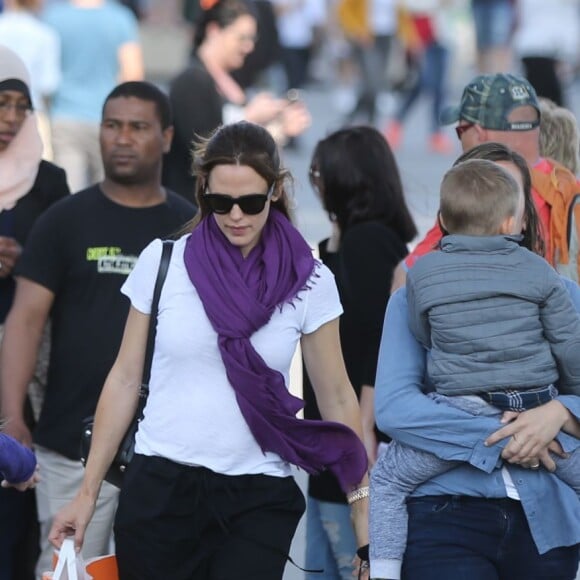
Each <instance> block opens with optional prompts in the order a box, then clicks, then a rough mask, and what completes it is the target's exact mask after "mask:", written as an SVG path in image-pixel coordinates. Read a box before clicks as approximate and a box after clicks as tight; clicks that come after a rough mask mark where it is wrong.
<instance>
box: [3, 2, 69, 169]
mask: <svg viewBox="0 0 580 580" xmlns="http://www.w3.org/2000/svg"><path fill="white" fill-rule="evenodd" d="M41 7H42V0H6V6H5V8H4V11H3V12H2V15H0V42H2V44H3V45H4V46H7V47H8V48H11V49H12V50H13V51H14V52H15V53H16V54H17V55H18V56H19V57H20V58H21V59H22V60H23V61H24V64H25V66H26V68H27V69H28V71H29V73H30V77H31V80H30V93H31V96H32V104H33V106H34V110H35V112H36V116H37V120H38V128H39V130H40V135H41V137H42V142H43V145H44V158H45V159H51V158H52V143H51V136H50V126H49V122H48V117H47V109H48V106H49V104H50V99H51V97H52V95H53V94H54V92H55V91H56V89H57V87H58V85H59V83H60V40H59V38H58V35H57V34H56V32H55V31H54V30H53V29H52V28H51V27H50V26H47V25H46V24H44V23H43V22H41V21H40V19H39V18H38V11H39V10H40V8H41Z"/></svg>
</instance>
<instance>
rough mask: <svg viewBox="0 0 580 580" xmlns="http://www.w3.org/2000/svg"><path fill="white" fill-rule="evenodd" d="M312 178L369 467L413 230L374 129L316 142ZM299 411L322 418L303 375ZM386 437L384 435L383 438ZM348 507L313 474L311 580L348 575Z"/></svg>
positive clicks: (388, 155) (323, 477)
mask: <svg viewBox="0 0 580 580" xmlns="http://www.w3.org/2000/svg"><path fill="white" fill-rule="evenodd" d="M310 181H311V184H312V187H313V188H314V190H315V192H316V193H317V195H318V196H319V197H320V200H321V202H322V205H323V207H324V209H325V210H326V212H327V213H328V217H329V219H330V221H331V223H332V234H331V236H330V238H328V239H326V240H323V241H322V242H321V243H320V245H319V252H320V258H321V259H322V261H323V262H324V263H325V264H326V265H327V266H328V267H329V268H330V270H331V271H332V272H333V274H334V276H335V278H336V283H337V286H338V290H339V294H340V300H341V303H342V305H343V308H344V313H343V315H342V316H341V318H340V342H341V345H342V353H343V356H344V360H345V364H346V369H347V372H348V376H349V379H350V381H351V383H352V385H353V387H354V389H355V391H356V393H357V396H358V398H359V401H360V406H361V414H362V420H363V442H364V444H365V448H366V450H367V455H368V458H369V465H371V466H372V464H373V463H374V461H375V460H376V456H377V446H378V440H377V436H378V437H381V436H380V434H378V432H377V431H376V430H375V423H374V405H373V397H374V389H373V385H374V377H375V372H376V365H377V358H378V348H379V342H380V338H381V333H382V328H383V319H384V315H385V308H386V306H387V301H388V299H389V288H390V286H391V282H392V277H393V271H394V269H395V267H396V265H397V264H398V262H399V261H400V260H402V259H403V258H404V257H405V256H406V255H407V244H408V243H409V242H410V241H411V240H412V239H413V238H414V237H415V236H416V235H417V229H416V227H415V224H414V222H413V218H412V217H411V214H410V212H409V209H408V207H407V204H406V201H405V197H404V194H403V188H402V185H401V180H400V177H399V170H398V168H397V163H396V161H395V158H394V156H393V153H392V151H391V149H390V148H389V145H388V144H387V142H386V141H385V138H384V137H383V136H382V135H381V133H380V132H379V131H377V130H376V129H374V128H372V127H351V128H346V129H340V130H338V131H336V132H335V133H332V134H331V135H329V136H328V137H326V138H325V139H322V140H321V141H319V142H318V144H317V145H316V147H315V149H314V153H313V155H312V160H311V162H310ZM304 400H305V408H304V416H305V417H306V418H308V419H320V412H319V410H318V406H317V404H316V399H315V397H314V392H313V389H312V386H311V384H310V380H309V378H308V375H307V374H305V375H304ZM382 438H383V439H384V436H382ZM349 513H350V511H349V507H348V505H347V503H346V498H345V495H344V493H343V492H342V491H341V489H340V487H339V485H338V482H337V480H336V478H334V477H333V476H332V474H330V473H329V472H324V473H322V474H320V475H316V476H311V477H310V478H309V483H308V497H307V512H306V514H307V515H306V518H307V519H306V563H305V566H306V568H307V569H309V570H314V569H324V572H323V573H322V574H318V573H312V574H307V579H308V580H349V579H350V578H352V576H351V574H352V564H351V562H352V558H353V556H354V554H355V551H356V543H355V538H354V534H353V530H352V525H351V522H350V515H349Z"/></svg>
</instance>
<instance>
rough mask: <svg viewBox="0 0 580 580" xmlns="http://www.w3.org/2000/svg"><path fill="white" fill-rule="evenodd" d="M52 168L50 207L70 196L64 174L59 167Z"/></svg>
mask: <svg viewBox="0 0 580 580" xmlns="http://www.w3.org/2000/svg"><path fill="white" fill-rule="evenodd" d="M53 168H54V186H53V187H51V191H50V194H49V195H50V198H51V200H50V204H51V205H52V204H53V203H54V202H55V201H58V200H59V199H62V198H63V197H67V196H68V195H70V188H69V186H68V182H67V180H66V172H65V170H64V169H62V168H61V167H57V166H56V165H53Z"/></svg>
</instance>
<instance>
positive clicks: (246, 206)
mask: <svg viewBox="0 0 580 580" xmlns="http://www.w3.org/2000/svg"><path fill="white" fill-rule="evenodd" d="M273 193H274V184H272V185H271V186H270V189H268V192H267V193H249V194H247V195H240V196H239V197H232V196H231V195H227V194H225V193H211V192H209V191H206V193H204V194H203V199H204V201H205V202H206V203H207V205H208V207H209V209H210V210H211V211H212V212H213V213H216V214H218V215H227V214H229V213H230V212H231V211H232V209H233V207H234V205H237V206H238V207H239V208H240V210H241V211H242V212H243V213H245V214H246V215H258V214H260V213H262V212H263V211H264V208H265V207H266V202H267V201H268V200H269V199H270V198H271V197H272V194H273Z"/></svg>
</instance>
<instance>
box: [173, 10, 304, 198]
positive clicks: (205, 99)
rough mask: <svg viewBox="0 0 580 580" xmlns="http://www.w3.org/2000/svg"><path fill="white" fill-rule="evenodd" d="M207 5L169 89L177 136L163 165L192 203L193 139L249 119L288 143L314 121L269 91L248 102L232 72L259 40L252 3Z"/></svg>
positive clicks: (296, 105) (297, 106)
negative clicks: (190, 52)
mask: <svg viewBox="0 0 580 580" xmlns="http://www.w3.org/2000/svg"><path fill="white" fill-rule="evenodd" d="M208 5H209V6H210V7H208V8H207V9H206V10H203V11H202V12H201V14H200V17H199V21H198V22H197V23H196V26H195V38H194V56H193V58H192V60H191V63H190V65H189V66H188V68H187V69H186V70H185V71H183V72H182V73H180V74H179V75H178V76H177V77H176V78H175V79H174V80H173V81H172V83H171V87H170V91H169V97H170V100H171V106H172V108H173V114H174V126H175V136H174V138H173V142H172V145H171V150H170V152H169V153H168V155H167V156H166V159H165V162H164V165H163V170H164V176H163V182H164V184H165V185H166V186H167V187H169V188H171V189H173V190H174V191H176V192H177V193H179V194H181V195H183V196H185V197H186V198H188V199H190V200H191V201H195V200H194V199H193V197H194V186H195V177H194V176H193V175H192V174H191V151H192V143H193V141H194V139H196V138H198V137H202V138H205V137H208V136H209V134H210V133H211V132H212V131H213V130H214V129H216V128H217V127H219V126H220V125H222V124H224V123H231V122H236V121H240V120H246V121H251V122H253V123H257V124H259V125H263V126H265V127H266V128H267V129H268V130H269V131H270V132H271V133H272V135H273V136H274V138H275V139H276V140H277V141H278V142H279V143H284V142H285V140H286V139H287V138H288V137H293V136H296V135H299V134H300V133H302V132H303V131H304V130H305V129H306V128H307V127H308V125H309V124H310V116H309V114H308V111H307V110H306V107H305V105H304V103H302V102H292V103H290V102H288V101H287V100H285V99H278V98H274V97H273V96H272V95H271V94H270V93H266V92H262V93H258V94H257V95H256V96H255V97H253V98H252V99H251V100H248V98H247V95H246V92H245V91H244V89H243V88H242V87H241V86H240V85H239V84H238V83H237V82H236V80H235V79H234V78H233V76H232V72H233V71H235V70H238V69H240V68H241V67H242V65H243V64H244V61H245V59H246V57H247V56H248V55H249V54H250V53H251V52H252V51H253V50H254V47H255V44H256V34H257V12H256V8H255V6H254V4H253V2H251V1H250V0H217V1H216V2H208Z"/></svg>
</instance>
